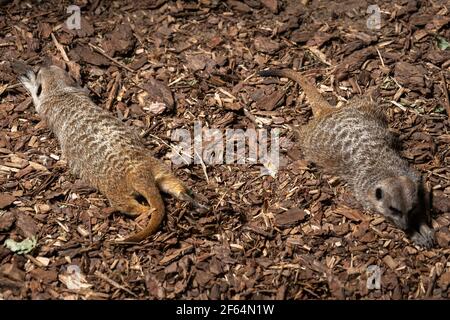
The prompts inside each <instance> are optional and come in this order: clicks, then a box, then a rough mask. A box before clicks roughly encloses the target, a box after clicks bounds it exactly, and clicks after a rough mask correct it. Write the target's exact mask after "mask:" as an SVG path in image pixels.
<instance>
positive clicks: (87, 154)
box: [20, 66, 204, 243]
mask: <svg viewBox="0 0 450 320" xmlns="http://www.w3.org/2000/svg"><path fill="white" fill-rule="evenodd" d="M20 81H21V82H22V84H23V85H24V87H25V88H26V89H27V91H28V92H29V93H30V94H31V96H32V98H33V102H34V106H35V108H36V111H37V113H38V114H39V115H40V116H41V118H43V119H44V120H45V121H46V122H47V124H48V126H49V127H50V129H51V130H52V132H53V133H54V134H55V136H56V137H57V140H58V142H59V144H60V146H61V151H62V155H63V157H64V158H65V159H67V162H68V165H69V168H70V169H71V172H72V173H73V174H74V175H76V176H78V177H80V178H81V179H82V180H84V181H85V182H87V183H88V184H89V185H90V186H92V187H94V188H96V189H98V190H99V191H100V192H101V193H102V194H103V195H105V197H106V198H107V199H108V200H109V202H110V205H111V207H113V208H114V209H116V210H117V211H120V212H123V213H125V214H127V215H129V216H131V217H138V216H139V218H141V219H142V218H144V217H148V215H150V214H151V216H150V220H149V222H148V224H147V226H146V227H144V228H143V229H142V230H141V231H139V232H137V233H136V234H134V235H131V236H129V237H127V238H126V239H125V240H124V242H125V243H129V242H131V243H136V242H140V241H142V240H144V239H145V238H147V237H148V236H150V235H151V234H153V233H155V232H156V231H157V230H158V228H159V226H160V224H161V222H162V221H163V218H164V216H165V208H164V203H163V200H162V197H161V194H160V191H163V192H166V193H169V194H171V195H172V196H174V197H176V198H177V199H181V200H186V201H190V202H191V203H193V204H194V205H196V206H197V207H203V208H204V206H202V205H201V204H199V203H198V202H197V201H195V200H194V198H193V193H192V192H191V191H190V190H189V189H188V188H187V187H185V186H184V184H183V183H182V182H181V181H180V180H179V179H178V178H176V177H175V175H173V174H172V173H171V172H170V170H169V169H168V168H167V167H166V166H165V165H164V164H163V163H162V162H161V161H160V160H158V159H156V158H154V157H153V156H151V155H150V150H149V149H147V148H146V147H145V145H144V143H143V141H142V140H141V138H140V137H139V135H138V134H137V133H136V132H135V131H134V130H133V129H132V128H131V127H129V126H127V125H125V124H124V123H123V122H122V121H120V120H119V119H117V118H116V117H114V116H113V115H112V114H111V113H110V112H108V111H106V110H104V109H102V108H101V107H99V106H97V105H96V104H94V103H93V102H92V101H91V99H90V98H89V96H88V94H87V92H86V91H85V90H84V89H82V88H81V87H79V86H78V85H77V83H76V81H75V80H73V79H72V78H71V77H70V75H69V74H68V73H67V72H66V71H65V70H63V69H61V68H59V67H57V66H49V67H41V68H40V69H39V70H38V72H37V74H35V73H34V72H33V71H29V72H27V73H26V75H24V76H22V77H20ZM144 199H145V201H144ZM139 218H138V219H139Z"/></svg>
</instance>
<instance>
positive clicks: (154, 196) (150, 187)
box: [123, 180, 165, 243]
mask: <svg viewBox="0 0 450 320" xmlns="http://www.w3.org/2000/svg"><path fill="white" fill-rule="evenodd" d="M134 187H135V190H136V192H138V193H139V194H141V195H142V196H143V197H144V198H145V200H147V202H148V204H149V205H150V207H149V210H151V211H152V212H151V217H150V221H149V222H148V224H147V225H146V226H145V228H144V229H142V230H141V231H139V232H137V233H136V234H134V235H131V236H129V237H127V238H126V239H125V240H123V242H126V243H128V242H135V243H136V242H141V241H142V240H145V239H146V238H148V237H149V236H151V235H152V234H154V233H155V232H156V231H158V229H159V226H160V225H161V223H162V221H163V219H164V217H165V209H164V202H163V200H162V197H161V194H160V193H159V189H158V187H157V186H156V184H155V183H154V182H153V181H148V180H147V181H146V183H139V182H135V185H134Z"/></svg>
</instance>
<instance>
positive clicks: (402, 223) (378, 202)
mask: <svg viewBox="0 0 450 320" xmlns="http://www.w3.org/2000/svg"><path fill="white" fill-rule="evenodd" d="M368 198H369V202H370V204H371V206H372V208H373V209H375V210H376V211H377V212H378V213H381V214H382V215H384V216H385V218H387V220H390V221H392V222H393V223H394V224H395V225H396V226H398V227H399V228H401V229H403V230H406V229H408V228H409V227H410V218H411V216H412V215H413V214H414V212H415V210H417V209H418V205H419V203H418V202H419V199H418V183H417V182H416V181H415V180H413V179H412V178H411V177H408V176H400V177H393V178H386V179H384V180H381V181H380V182H378V183H377V184H375V185H374V186H373V187H372V188H370V189H369V190H368Z"/></svg>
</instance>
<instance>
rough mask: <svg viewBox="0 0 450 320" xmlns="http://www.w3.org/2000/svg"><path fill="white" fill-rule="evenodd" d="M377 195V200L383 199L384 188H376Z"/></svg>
mask: <svg viewBox="0 0 450 320" xmlns="http://www.w3.org/2000/svg"><path fill="white" fill-rule="evenodd" d="M375 197H376V198H377V200H381V198H383V190H381V188H376V189H375Z"/></svg>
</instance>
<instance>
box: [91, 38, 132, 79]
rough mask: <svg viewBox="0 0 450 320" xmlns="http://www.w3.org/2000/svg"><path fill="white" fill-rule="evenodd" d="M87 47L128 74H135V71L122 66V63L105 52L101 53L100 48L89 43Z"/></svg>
mask: <svg viewBox="0 0 450 320" xmlns="http://www.w3.org/2000/svg"><path fill="white" fill-rule="evenodd" d="M89 46H90V47H91V48H92V49H94V50H95V51H97V52H98V53H100V54H101V55H102V56H104V57H105V58H107V59H108V60H111V61H112V62H114V63H115V64H117V65H118V66H119V67H122V68H124V69H126V70H128V71H130V72H133V73H135V72H136V71H135V70H133V69H131V68H130V67H128V66H126V65H124V64H123V63H122V62H120V61H119V60H117V59H114V58H113V57H111V56H110V55H108V54H106V52H105V51H103V49H102V48H100V47H97V46H96V45H93V44H92V43H89Z"/></svg>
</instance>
